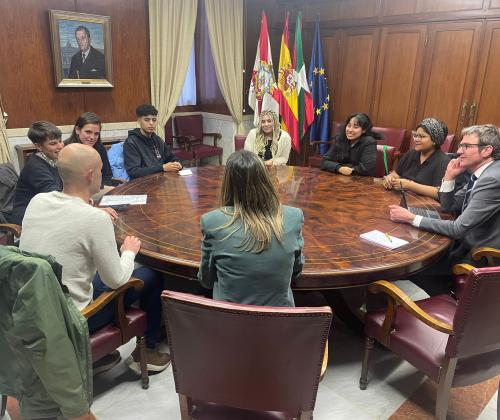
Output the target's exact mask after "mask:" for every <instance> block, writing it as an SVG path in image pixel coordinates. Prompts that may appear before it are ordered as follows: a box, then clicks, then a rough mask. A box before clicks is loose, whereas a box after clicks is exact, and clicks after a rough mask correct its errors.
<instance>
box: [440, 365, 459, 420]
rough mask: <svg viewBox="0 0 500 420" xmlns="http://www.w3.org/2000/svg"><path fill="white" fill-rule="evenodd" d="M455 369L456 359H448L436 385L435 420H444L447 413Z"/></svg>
mask: <svg viewBox="0 0 500 420" xmlns="http://www.w3.org/2000/svg"><path fill="white" fill-rule="evenodd" d="M456 367H457V358H456V357H453V358H451V359H448V360H447V361H446V363H445V364H444V366H443V368H442V371H441V375H440V378H439V383H438V390H437V399H436V413H435V414H436V418H437V420H446V413H447V412H448V403H449V400H450V390H451V383H452V382H453V376H454V375H455V368H456Z"/></svg>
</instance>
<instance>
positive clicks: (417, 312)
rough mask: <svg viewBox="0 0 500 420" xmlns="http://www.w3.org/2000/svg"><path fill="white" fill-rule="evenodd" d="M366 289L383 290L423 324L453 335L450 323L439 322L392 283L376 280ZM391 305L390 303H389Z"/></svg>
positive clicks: (371, 290)
mask: <svg viewBox="0 0 500 420" xmlns="http://www.w3.org/2000/svg"><path fill="white" fill-rule="evenodd" d="M368 290H369V291H370V292H371V293H379V292H383V293H385V294H386V295H387V296H388V297H390V299H391V300H392V301H393V302H395V303H398V304H400V305H401V306H402V307H403V308H404V309H405V310H407V311H408V312H409V313H410V314H411V315H413V316H415V317H416V318H418V319H419V320H420V321H422V322H423V323H424V324H426V325H428V326H429V327H431V328H433V329H435V330H437V331H441V332H443V333H445V334H449V335H453V334H454V331H453V326H452V325H450V324H447V323H445V322H441V321H439V320H437V319H436V318H434V317H433V316H431V315H429V314H428V313H427V312H425V311H423V310H422V309H421V308H420V307H419V306H418V305H417V304H416V303H415V302H413V301H412V300H411V299H410V297H409V296H408V295H407V294H406V293H404V292H403V291H402V290H401V289H400V288H399V287H397V286H395V285H394V284H392V283H390V282H388V281H386V280H378V281H376V282H374V283H371V284H370V285H369V286H368ZM390 306H391V305H390ZM390 310H391V308H388V310H387V313H386V318H387V315H391V314H390V313H389V311H390ZM393 312H394V313H393V314H392V318H394V316H395V311H393ZM385 324H386V320H384V326H385ZM389 325H392V319H391V320H390V324H389Z"/></svg>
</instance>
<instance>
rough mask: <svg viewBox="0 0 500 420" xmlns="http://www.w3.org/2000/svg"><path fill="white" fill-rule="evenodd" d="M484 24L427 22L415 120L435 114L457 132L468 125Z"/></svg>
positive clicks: (452, 130) (450, 129)
mask: <svg viewBox="0 0 500 420" xmlns="http://www.w3.org/2000/svg"><path fill="white" fill-rule="evenodd" d="M482 28H483V23H482V22H480V21H471V22H457V23H444V24H432V25H429V36H428V43H427V48H426V57H425V65H424V75H423V78H422V85H421V92H420V99H419V105H418V109H417V115H416V117H417V118H416V121H415V123H418V122H419V121H420V120H422V119H423V118H425V117H435V118H438V119H440V120H442V121H444V122H445V123H446V124H447V125H448V130H449V133H450V134H451V133H457V134H459V133H460V131H461V129H462V127H463V126H465V125H467V122H468V120H467V117H468V115H469V111H470V107H471V103H472V94H473V91H474V83H475V76H476V73H477V66H478V61H479V46H480V42H481V34H482Z"/></svg>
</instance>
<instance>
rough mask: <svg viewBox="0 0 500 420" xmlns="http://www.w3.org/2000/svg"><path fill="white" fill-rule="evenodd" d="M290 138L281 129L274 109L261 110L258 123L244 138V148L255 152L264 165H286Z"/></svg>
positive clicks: (290, 142)
mask: <svg viewBox="0 0 500 420" xmlns="http://www.w3.org/2000/svg"><path fill="white" fill-rule="evenodd" d="M291 144H292V140H291V138H290V135H289V134H288V133H287V132H286V131H284V130H282V129H281V127H280V123H279V120H278V115H276V113H275V112H274V111H262V112H261V113H260V116H259V125H258V127H257V128H254V129H252V130H250V132H249V133H248V135H247V138H246V140H245V150H248V151H250V152H254V153H256V154H257V155H258V156H259V157H260V158H261V159H262V160H263V161H264V163H265V164H266V165H286V164H287V162H288V158H289V156H290V147H291Z"/></svg>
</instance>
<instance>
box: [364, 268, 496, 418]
mask: <svg viewBox="0 0 500 420" xmlns="http://www.w3.org/2000/svg"><path fill="white" fill-rule="evenodd" d="M453 271H454V273H455V274H456V275H459V276H461V277H462V280H463V282H462V291H461V293H460V299H459V300H455V299H454V298H452V297H450V296H448V295H438V296H433V297H430V298H428V299H423V300H419V301H417V302H413V301H412V300H411V299H410V298H409V297H408V296H407V295H405V294H404V293H403V292H402V291H401V290H400V289H398V288H397V287H396V286H394V285H393V284H391V283H389V282H387V281H385V280H380V281H377V282H375V283H372V284H371V285H370V286H369V287H368V290H369V291H370V292H372V293H379V292H383V293H385V294H386V295H387V301H388V307H387V310H377V311H373V312H369V313H368V314H367V315H366V318H365V335H366V343H365V356H364V359H363V367H362V370H361V378H360V381H359V386H360V388H361V389H366V386H367V383H368V379H367V378H368V368H369V362H370V353H371V349H372V348H373V343H374V339H376V340H377V341H379V342H380V343H381V344H383V345H384V346H385V347H387V348H388V349H389V350H391V351H393V352H394V353H396V354H397V355H398V356H400V357H402V358H403V359H406V360H407V361H408V362H409V363H411V364H412V365H413V366H415V367H416V368H417V369H418V370H420V371H422V372H423V373H425V374H426V375H427V376H428V377H429V378H431V379H432V380H434V381H436V382H437V384H438V392H437V401H436V412H435V415H436V417H437V418H438V419H446V412H447V410H448V400H449V395H450V388H451V387H461V386H467V385H472V384H476V383H479V382H482V381H484V380H486V379H489V378H492V377H494V376H496V375H498V374H500V328H499V327H498V326H499V325H500V310H499V309H498V302H499V301H500V267H486V268H474V267H472V266H470V265H464V264H459V265H457V266H455V267H454V270H453ZM499 394H500V391H499ZM499 397H500V395H499ZM497 410H498V413H499V414H500V398H499V405H498V406H497Z"/></svg>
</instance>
